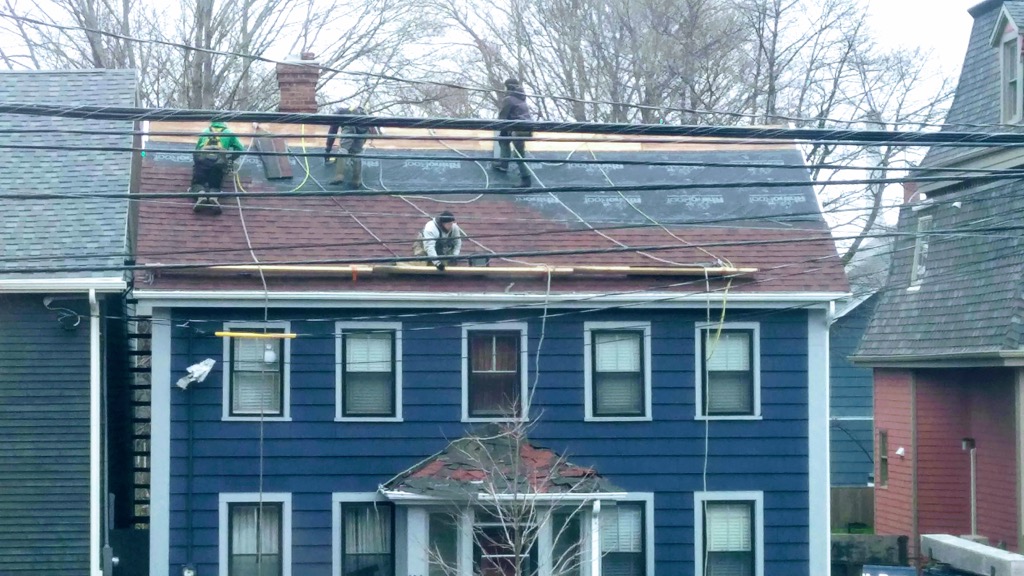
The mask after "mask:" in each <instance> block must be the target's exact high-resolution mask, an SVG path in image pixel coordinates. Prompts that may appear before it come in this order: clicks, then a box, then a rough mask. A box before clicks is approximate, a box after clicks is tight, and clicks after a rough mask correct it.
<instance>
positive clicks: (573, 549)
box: [551, 509, 584, 576]
mask: <svg viewBox="0 0 1024 576" xmlns="http://www.w3.org/2000/svg"><path fill="white" fill-rule="evenodd" d="M583 516H584V514H583V513H582V512H581V511H579V510H573V509H569V510H556V511H554V512H552V513H551V541H552V542H551V573H552V574H553V575H554V576H581V575H582V574H583V551H584V541H583V525H582V521H583Z"/></svg>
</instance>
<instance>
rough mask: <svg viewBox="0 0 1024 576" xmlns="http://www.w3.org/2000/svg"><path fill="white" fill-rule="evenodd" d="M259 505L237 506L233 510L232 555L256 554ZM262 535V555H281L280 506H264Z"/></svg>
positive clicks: (260, 551) (260, 549) (261, 526)
mask: <svg viewBox="0 0 1024 576" xmlns="http://www.w3.org/2000/svg"><path fill="white" fill-rule="evenodd" d="M258 520H259V505H258V504H252V505H248V504H244V505H235V506H233V507H232V509H231V553H232V554H256V553H257V547H256V530H257V522H258ZM259 532H260V534H261V535H262V538H261V539H260V543H259V544H260V545H259V553H260V554H269V555H274V554H278V553H280V551H281V550H280V542H281V508H280V505H279V504H263V520H262V522H260V523H259Z"/></svg>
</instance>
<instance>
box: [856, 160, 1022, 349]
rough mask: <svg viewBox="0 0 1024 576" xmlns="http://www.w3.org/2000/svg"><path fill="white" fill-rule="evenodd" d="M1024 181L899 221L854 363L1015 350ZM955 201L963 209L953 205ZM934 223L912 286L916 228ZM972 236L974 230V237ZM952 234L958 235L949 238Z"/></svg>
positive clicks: (964, 195) (965, 195)
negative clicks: (926, 220)
mask: <svg viewBox="0 0 1024 576" xmlns="http://www.w3.org/2000/svg"><path fill="white" fill-rule="evenodd" d="M1022 192H1024V181H1021V180H1013V181H1003V182H997V183H992V184H986V185H980V186H976V187H973V188H971V189H968V190H964V191H961V192H957V193H953V194H950V195H945V196H942V197H941V198H940V199H938V200H935V201H934V202H933V204H932V205H931V206H930V207H927V208H923V209H920V210H917V211H915V210H913V209H911V208H909V207H905V208H904V209H903V210H902V211H901V214H900V222H899V230H900V232H901V235H900V236H899V237H898V238H897V240H896V243H895V249H894V250H895V254H894V256H893V263H892V268H891V270H890V274H889V282H888V285H887V287H886V289H885V291H884V293H883V296H882V299H881V302H879V304H878V308H877V310H876V311H875V314H874V316H873V318H872V320H871V322H870V323H869V325H868V329H867V331H866V332H865V334H864V338H863V339H862V340H861V344H860V348H859V349H858V351H857V355H858V356H875V357H892V356H932V355H944V354H979V353H992V352H998V351H1001V350H1016V349H1018V348H1019V345H1020V342H1021V339H1020V334H1019V331H1020V328H1019V325H1020V324H1019V321H1020V316H1021V286H1020V284H1021V282H1020V278H1021V274H1022V272H1024V242H1022V240H1024V237H1022V235H1021V231H1020V230H1019V228H1018V227H1019V223H1020V214H1021V213H1022V211H1024V193H1022ZM956 201H960V207H959V208H957V207H955V206H953V203H954V202H956ZM923 216H931V217H932V219H933V220H932V234H931V235H930V236H929V242H928V244H929V248H928V258H927V265H926V269H925V275H924V278H923V280H922V281H921V282H920V287H919V288H918V289H916V290H915V289H912V290H908V288H909V287H910V272H911V267H912V265H913V259H914V247H915V242H916V238H915V236H914V232H915V231H916V229H917V222H918V220H919V219H920V218H921V217H923ZM972 230H973V231H974V232H973V233H972ZM953 231H955V233H954V232H953Z"/></svg>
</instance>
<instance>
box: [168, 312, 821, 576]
mask: <svg viewBox="0 0 1024 576" xmlns="http://www.w3.org/2000/svg"><path fill="white" fill-rule="evenodd" d="M243 313H244V312H240V311H225V312H224V313H223V314H224V315H222V316H211V315H210V314H212V313H211V312H210V311H207V310H203V311H201V310H182V311H178V312H177V313H176V319H177V320H176V321H175V322H174V325H175V327H174V328H173V334H172V338H173V341H172V346H173V350H172V351H173V357H172V363H171V365H172V374H173V375H172V378H176V377H177V375H179V374H181V373H183V372H184V369H185V367H186V366H188V365H189V364H191V363H194V362H197V361H199V360H202V359H203V358H207V357H209V358H214V359H216V360H217V361H218V364H217V366H216V367H215V369H214V372H213V373H212V374H211V375H210V377H209V378H208V379H207V380H206V381H205V382H203V383H201V384H197V385H193V387H191V388H190V389H189V390H188V391H187V392H183V391H181V390H179V389H177V388H175V389H174V390H173V391H172V402H173V407H172V414H171V418H172V423H171V426H172V445H171V451H172V454H171V470H172V478H171V486H170V488H171V502H170V507H171V519H170V521H171V525H170V529H171V553H170V565H171V568H172V573H174V568H176V567H178V566H180V565H182V564H184V563H185V562H186V561H187V547H186V542H187V540H188V538H187V533H186V527H187V520H186V514H185V509H186V506H187V501H188V486H187V476H186V470H187V469H188V446H187V442H186V441H185V438H186V437H187V431H188V429H187V426H188V413H187V403H188V400H189V398H191V401H192V403H193V413H192V415H193V418H194V425H193V434H194V442H193V449H192V458H193V470H194V479H193V486H192V495H191V499H192V509H193V514H192V527H193V534H192V536H193V542H194V545H193V546H194V547H193V552H192V561H193V562H195V563H196V564H198V568H199V573H200V574H209V573H216V572H215V570H216V563H217V521H218V512H217V506H218V493H219V492H255V491H257V489H258V483H259V472H260V470H259V455H260V447H259V437H260V425H259V424H258V423H253V422H221V421H220V417H221V371H220V368H221V366H222V364H221V362H220V361H221V360H222V358H221V355H222V341H221V339H219V338H216V337H214V336H213V331H214V330H215V329H217V328H218V327H219V322H220V321H223V320H232V319H243V318H244V319H255V318H257V317H259V316H260V315H259V314H256V313H251V312H250V313H251V314H253V315H251V316H248V317H246V316H241V315H239V314H243ZM395 313H396V314H400V313H402V311H395ZM552 314H553V315H554V317H552V318H549V319H548V322H547V331H546V335H545V338H544V345H543V350H542V354H541V358H540V369H541V376H540V380H539V384H538V387H537V391H536V395H535V399H534V403H533V409H532V414H533V416H534V417H535V418H536V417H537V415H538V414H539V415H540V416H539V420H540V422H539V424H538V426H537V427H536V428H535V430H534V431H533V433H532V440H533V441H534V442H535V443H536V444H538V445H542V446H548V447H551V448H553V449H555V450H557V451H560V452H562V453H564V454H565V455H567V456H568V457H569V458H570V459H572V460H573V461H574V462H576V463H579V464H583V465H592V466H595V467H596V468H597V469H598V470H599V471H600V472H601V473H603V474H604V475H605V476H607V477H608V478H609V479H610V480H611V481H612V482H613V483H615V484H617V485H619V486H621V487H622V488H624V489H626V490H629V491H636V492H654V493H655V523H656V528H655V548H656V553H655V559H656V564H657V572H658V573H659V574H671V575H677V574H678V575H687V574H692V573H693V557H694V551H693V541H694V539H693V533H692V532H693V531H692V528H693V527H692V523H693V492H694V491H697V490H701V489H702V474H701V473H702V469H703V466H704V458H703V456H704V432H705V425H704V422H702V421H695V420H694V400H695V398H694V369H695V366H694V364H695V362H694V360H695V359H694V325H695V322H699V321H702V319H703V318H704V312H703V311H701V312H692V313H690V312H679V311H664V312H650V311H644V312H641V311H631V312H602V313H588V314H578V313H572V312H570V313H568V314H564V315H560V314H559V312H558V311H557V310H552ZM228 315H230V316H228ZM363 315H365V311H354V312H352V311H340V310H333V311H325V310H316V311H311V312H308V313H302V312H300V311H294V310H292V311H287V312H283V313H278V314H275V313H273V312H272V314H271V319H272V320H273V319H275V317H276V318H280V319H291V320H292V324H291V327H292V330H293V331H294V332H297V333H299V334H300V336H299V337H298V338H297V339H296V340H294V341H293V342H292V345H291V346H292V357H291V360H292V366H291V415H292V421H291V422H268V423H265V424H264V428H263V436H264V442H263V455H264V468H263V482H264V485H263V488H264V490H265V491H267V492H289V493H292V498H293V538H294V541H293V542H294V543H293V555H292V558H293V573H294V574H302V575H310V576H327V575H328V574H330V570H331V554H332V552H331V499H330V495H331V493H332V492H372V491H374V490H376V488H377V486H378V485H380V484H381V483H383V482H385V481H387V480H388V479H389V478H391V477H392V476H394V475H395V474H397V473H399V472H401V471H403V470H405V469H407V468H408V467H409V466H412V465H414V464H415V463H417V462H419V461H420V460H422V459H423V458H424V457H426V456H429V455H431V454H433V453H435V452H437V451H438V450H440V449H441V448H443V447H444V446H445V444H446V440H445V439H446V438H455V437H458V436H460V435H462V434H463V433H464V431H465V427H466V426H467V425H466V424H462V423H460V422H459V419H460V415H461V408H460V406H461V405H460V402H461V371H462V364H461V360H460V351H461V337H462V334H461V324H460V323H461V322H464V321H465V322H496V321H501V320H509V319H517V320H522V319H523V318H524V316H529V317H530V318H529V352H530V354H529V357H530V381H531V383H532V378H533V373H534V370H533V368H534V362H535V354H534V353H535V351H536V346H537V343H538V339H539V335H540V324H541V323H540V320H539V318H537V316H536V313H534V312H532V311H531V312H530V313H525V312H519V313H518V314H510V313H488V312H480V311H476V312H468V313H461V314H455V315H451V314H449V315H438V316H433V315H422V314H421V315H415V316H412V317H410V318H407V319H405V320H404V322H403V334H402V338H403V348H404V358H403V365H402V369H403V370H404V372H403V378H404V390H403V396H404V398H403V400H404V402H403V404H404V406H403V416H404V420H405V421H404V422H401V423H351V422H346V423H336V422H334V421H333V419H334V402H335V391H334V386H335V373H334V363H335V361H336V359H335V357H334V355H335V349H334V338H333V335H332V332H333V329H334V324H333V322H318V321H301V320H300V321H296V320H295V318H303V317H314V318H337V319H339V320H344V319H346V317H347V316H348V317H353V318H356V317H359V316H363ZM716 317H717V315H716ZM184 319H191V320H193V322H192V323H191V324H190V328H182V327H180V324H182V322H181V321H180V320H184ZM196 320H200V321H199V322H196ZM201 320H217V322H201ZM584 320H587V321H598V320H604V321H650V322H651V332H652V350H651V352H652V375H653V404H654V408H653V411H654V414H653V416H654V419H653V421H652V422H621V423H587V422H584V421H583V420H584V405H583V399H584V389H583V361H584V360H583V322H584ZM737 320H742V321H752V320H760V321H761V361H762V371H761V387H762V393H761V403H762V413H763V415H764V419H763V420H762V421H732V422H721V421H719V422H711V423H710V426H709V427H708V429H709V432H710V436H709V447H710V450H709V457H708V462H707V487H708V489H709V490H716V491H718V490H762V491H764V506H765V530H764V534H765V539H766V543H765V555H766V558H765V573H766V574H807V571H808V530H807V522H808V504H807V502H808V498H807V489H808V477H807V470H808V458H807V426H808V422H807V353H806V350H807V315H806V313H805V312H803V311H787V312H779V311H773V312H772V313H769V314H764V315H763V316H761V315H758V314H757V313H756V312H752V311H743V313H742V318H737ZM197 326H198V327H199V328H200V329H201V330H202V331H203V332H205V334H200V335H195V336H192V337H191V338H190V337H189V333H190V331H191V330H192V328H191V327H197ZM190 340H191V341H190ZM189 349H190V350H191V353H190V354H186V351H187V350H189ZM172 381H173V379H172Z"/></svg>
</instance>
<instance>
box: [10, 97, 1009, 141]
mask: <svg viewBox="0 0 1024 576" xmlns="http://www.w3.org/2000/svg"><path fill="white" fill-rule="evenodd" d="M0 114H21V115H28V116H47V117H59V118H77V119H87V120H122V121H136V122H141V121H146V120H150V121H161V120H190V121H198V122H207V121H220V122H230V121H236V122H273V123H280V124H319V125H327V126H330V125H334V124H346V125H349V126H356V127H390V128H439V129H454V130H484V131H495V130H506V131H519V132H553V133H566V134H606V135H608V134H611V135H633V136H636V135H646V136H674V137H691V138H703V137H712V138H715V137H717V138H728V139H731V140H741V141H743V140H760V141H784V142H821V141H828V142H837V143H846V144H875V145H879V144H886V145H892V146H936V145H945V146H969V147H978V146H1007V145H1014V146H1021V145H1024V134H1017V133H1008V132H1007V133H987V132H919V131H915V132H909V131H907V132H901V131H892V130H852V129H830V128H773V127H754V126H693V125H671V124H623V123H610V122H552V121H534V120H501V119H482V118H417V117H400V116H369V115H357V114H315V113H286V112H253V111H223V110H191V109H172V108H135V107H117V106H62V105H53V104H30V103H20V104H19V103H5V104H0Z"/></svg>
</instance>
